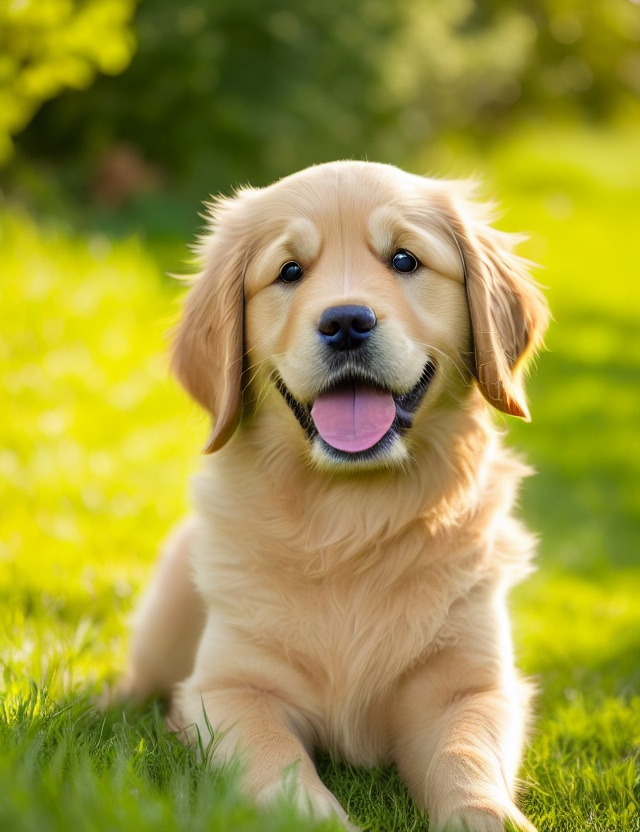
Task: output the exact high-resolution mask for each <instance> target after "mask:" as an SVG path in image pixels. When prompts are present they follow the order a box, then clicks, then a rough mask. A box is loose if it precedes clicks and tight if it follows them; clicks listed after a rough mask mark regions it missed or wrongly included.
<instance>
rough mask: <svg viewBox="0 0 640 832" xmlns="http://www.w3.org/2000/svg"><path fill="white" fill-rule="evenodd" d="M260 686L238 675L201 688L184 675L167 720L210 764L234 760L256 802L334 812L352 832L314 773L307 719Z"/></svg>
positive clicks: (318, 812)
mask: <svg viewBox="0 0 640 832" xmlns="http://www.w3.org/2000/svg"><path fill="white" fill-rule="evenodd" d="M265 687H266V686H265V685H262V688H263V689H258V688H255V687H252V686H251V685H250V684H249V683H246V682H244V680H243V682H242V683H239V684H238V685H237V686H234V685H232V684H229V685H224V686H220V687H216V688H213V689H209V690H204V691H201V690H199V689H198V686H197V685H195V684H193V682H192V680H188V681H187V682H186V683H184V684H182V685H180V686H179V688H178V691H177V694H176V700H175V707H174V711H173V713H172V716H171V718H170V721H171V722H173V723H174V726H173V727H178V726H180V727H183V726H186V727H183V736H184V739H186V740H187V741H188V742H191V743H195V742H197V741H198V738H199V740H200V743H201V744H202V746H203V747H204V748H205V749H206V750H207V754H208V758H209V761H210V762H211V764H212V765H214V766H216V765H222V764H223V763H225V762H229V761H230V760H237V761H238V762H239V764H240V772H241V777H242V780H241V783H242V786H243V789H244V791H245V793H246V794H247V796H248V797H249V798H250V799H252V800H253V801H255V802H256V803H257V804H258V805H262V806H268V805H270V804H273V803H277V802H279V801H285V802H287V803H289V804H291V803H293V804H294V805H296V806H297V808H298V809H299V811H301V813H303V814H307V815H311V816H313V817H338V818H339V820H340V821H341V823H342V825H343V826H344V828H345V829H346V830H349V832H357V827H356V826H354V825H353V824H351V823H350V822H349V820H348V818H347V815H346V813H345V811H344V810H343V808H342V807H341V806H340V804H339V803H338V801H337V799H336V798H335V797H334V796H333V794H331V792H330V791H329V790H328V789H327V788H326V786H324V784H323V783H322V781H321V780H320V778H319V776H318V773H317V771H316V769H315V766H314V764H313V761H312V759H311V756H310V750H311V745H312V741H311V732H310V729H309V726H308V724H307V722H306V720H305V719H304V717H302V716H301V715H300V714H299V712H298V711H297V709H295V708H293V707H292V706H291V705H290V704H288V703H285V701H283V699H281V698H280V696H278V694H277V693H276V692H275V691H274V690H273V689H268V690H267V689H264V688H265ZM211 732H213V735H212V733H211Z"/></svg>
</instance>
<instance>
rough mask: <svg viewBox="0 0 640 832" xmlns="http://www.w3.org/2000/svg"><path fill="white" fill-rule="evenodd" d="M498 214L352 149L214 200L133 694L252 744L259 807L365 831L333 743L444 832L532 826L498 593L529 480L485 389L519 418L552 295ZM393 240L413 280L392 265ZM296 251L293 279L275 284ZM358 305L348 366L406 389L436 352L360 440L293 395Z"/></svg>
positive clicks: (236, 748)
mask: <svg viewBox="0 0 640 832" xmlns="http://www.w3.org/2000/svg"><path fill="white" fill-rule="evenodd" d="M488 219H489V217H488V211H487V209H486V207H484V206H481V205H478V204H476V203H473V202H472V201H471V200H470V189H469V187H468V186H466V185H463V184H461V183H452V182H445V181H438V180H430V179H424V178H422V177H417V176H413V175H410V174H407V173H404V172H402V171H400V170H398V169H396V168H393V167H390V166H386V165H377V164H371V163H364V162H337V163H332V164H327V165H320V166H317V167H314V168H310V169H308V170H305V171H302V172H301V173H298V174H295V175H294V176H291V177H288V178H286V179H284V180H282V181H280V182H278V183H276V184H275V185H272V186H270V187H268V188H265V189H261V190H252V189H246V190H242V191H241V192H240V193H238V194H237V196H236V197H235V198H233V199H220V200H218V201H217V202H215V203H214V204H213V205H212V206H211V229H210V233H209V234H208V235H207V236H206V238H205V239H204V240H203V242H202V247H201V254H202V259H203V269H202V272H201V274H200V275H199V276H198V277H197V278H196V279H195V280H194V284H193V287H192V288H191V290H190V293H189V295H188V297H187V300H186V305H185V313H184V318H183V321H182V323H181V325H180V327H179V329H178V331H177V334H176V339H175V349H174V369H175V372H176V374H177V376H178V378H179V379H180V381H181V382H182V384H183V385H184V386H185V387H186V389H187V390H188V391H189V393H190V394H191V395H192V396H193V397H194V398H195V399H196V400H197V401H198V402H199V403H200V404H202V405H203V406H204V407H205V408H207V409H208V410H209V411H210V413H211V414H212V417H213V430H212V434H211V437H210V439H209V441H208V443H207V448H206V450H207V452H209V453H211V452H214V451H215V453H211V455H209V456H207V457H206V458H205V464H204V466H203V470H202V472H201V473H200V474H199V475H198V476H197V477H196V478H195V482H194V486H193V500H194V503H195V509H196V515H195V517H194V518H192V519H190V520H188V521H186V522H185V524H184V525H183V526H182V527H181V528H180V529H179V530H178V531H177V532H176V534H175V535H174V537H173V538H172V540H171V541H170V542H169V544H168V546H167V548H166V550H165V554H164V555H163V558H162V560H161V563H160V567H159V569H158V572H157V574H156V577H155V579H154V581H153V583H152V585H151V587H150V589H149V591H148V593H147V595H146V597H145V599H144V601H143V603H142V606H141V609H140V612H139V615H138V621H137V625H136V627H135V630H134V635H133V645H132V652H131V667H130V671H129V674H128V676H127V678H126V680H125V684H124V687H125V690H126V692H128V693H129V694H130V695H132V696H137V697H145V696H148V695H150V694H152V693H154V692H161V693H162V692H164V693H170V694H171V699H172V711H171V720H172V722H173V723H174V724H175V725H177V726H179V727H181V728H183V729H184V730H185V732H186V734H187V736H188V737H189V738H191V740H193V739H194V737H195V736H196V733H197V731H199V733H200V735H201V737H203V738H204V740H205V744H206V739H207V737H208V736H209V726H210V727H211V728H212V729H213V731H214V733H215V735H216V739H215V742H214V743H212V744H211V746H210V753H211V756H212V758H213V762H214V763H216V762H221V761H223V760H225V759H228V758H230V757H231V756H235V755H240V756H241V758H242V761H243V769H242V770H243V778H244V779H243V783H244V787H245V789H246V791H247V793H248V794H249V795H251V796H252V798H253V799H255V800H256V801H258V802H259V803H265V804H266V803H269V802H271V801H273V800H275V799H276V798H278V797H279V796H280V795H282V794H287V795H288V796H289V797H290V798H291V799H294V800H296V801H297V803H298V805H299V806H300V807H301V809H303V810H305V811H308V812H311V813H313V814H317V815H324V814H335V815H337V816H338V817H339V818H340V819H341V821H342V823H343V824H344V825H345V827H346V828H354V827H353V826H352V825H351V824H350V822H349V821H348V819H347V816H346V814H345V812H344V810H343V809H342V807H340V805H339V804H338V802H337V801H336V799H335V798H334V797H333V795H332V794H331V793H330V792H329V791H328V790H327V789H326V788H325V786H324V785H323V784H322V783H321V781H320V779H319V778H318V775H317V773H316V771H315V768H314V766H313V763H312V757H311V755H312V753H313V749H314V748H315V747H321V748H324V749H328V750H330V751H332V752H335V753H336V754H339V755H341V756H342V757H344V758H346V759H347V760H349V761H351V762H353V763H355V764H364V765H375V764H377V763H384V762H387V763H394V764H395V765H396V766H397V768H398V770H399V772H400V774H401V776H402V778H403V780H404V782H405V783H406V785H407V787H408V788H409V790H410V792H411V794H412V795H413V797H414V799H415V801H416V803H417V804H418V806H420V807H421V808H423V809H428V811H429V817H430V823H431V827H430V828H432V829H434V830H442V829H470V830H474V831H475V832H485V830H486V831H487V832H489V830H502V829H503V825H504V822H505V821H506V820H507V819H509V820H511V821H512V822H513V823H515V824H516V825H517V826H518V827H519V828H520V829H523V830H529V832H531V830H533V826H532V825H531V824H530V823H529V822H528V821H527V820H526V819H525V818H524V816H523V815H522V814H521V812H520V811H519V810H518V809H517V808H516V806H515V804H514V788H515V782H516V772H517V769H518V765H519V761H520V755H521V749H522V742H523V734H524V730H525V723H526V717H527V712H528V708H527V703H528V698H529V694H528V687H527V685H526V683H524V682H522V681H521V680H520V679H519V677H518V675H517V673H516V671H515V670H514V666H513V659H512V651H511V646H510V635H509V622H508V618H507V613H506V604H505V596H506V593H507V590H508V589H509V587H510V586H511V585H512V584H513V583H514V582H515V581H517V580H519V579H520V578H522V577H523V576H524V575H525V574H526V573H527V571H528V570H529V562H530V557H531V553H532V550H533V546H534V541H533V539H532V537H531V536H530V535H529V534H528V533H527V532H526V530H525V529H524V528H523V526H522V525H521V524H520V522H519V521H518V520H516V519H514V518H513V517H512V516H511V509H512V505H513V502H514V499H515V496H516V492H517V488H518V483H519V481H520V479H521V478H522V476H524V475H526V474H527V473H528V470H527V469H526V467H525V466H524V465H523V464H521V463H520V462H519V461H518V460H517V459H516V458H515V457H514V456H513V454H512V453H510V452H509V451H507V450H506V449H505V448H504V447H503V445H502V443H501V440H500V436H499V433H498V432H497V431H496V430H495V428H494V427H493V424H492V417H491V413H490V408H489V407H488V405H487V402H489V403H490V404H491V405H493V406H494V408H496V409H498V410H501V411H503V412H505V413H509V414H512V415H516V416H523V417H525V418H528V411H527V406H526V402H525V399H524V394H523V389H522V382H521V378H522V371H523V367H524V363H525V360H526V359H527V357H529V356H530V355H531V354H532V353H533V352H534V351H535V349H536V348H537V347H538V346H539V343H540V340H541V337H542V333H543V331H544V328H545V326H546V321H547V309H546V304H545V302H544V300H543V298H542V296H541V294H540V292H539V290H538V288H537V286H536V284H535V283H534V282H533V281H532V280H531V278H530V277H529V276H528V275H527V272H526V268H525V265H526V264H525V263H524V261H522V260H521V259H520V258H518V257H517V256H515V255H514V254H513V253H512V242H513V241H512V239H511V238H510V236H509V235H506V234H503V233H500V232H498V231H496V230H495V229H493V228H491V226H490V225H489V224H488ZM398 250H403V251H410V252H411V253H412V254H414V255H415V256H416V257H417V258H418V260H419V261H420V264H421V265H420V267H419V268H418V269H417V271H416V272H415V273H414V274H398V273H395V272H394V270H393V268H391V266H390V262H391V258H392V257H393V255H394V252H397V251H398ZM287 261H296V262H297V263H299V264H300V265H301V267H302V269H303V272H304V274H303V277H302V279H301V280H299V281H297V282H296V283H283V282H282V280H279V279H278V274H279V269H280V268H281V266H282V265H283V264H284V263H286V262H287ZM345 304H360V305H366V306H367V307H369V308H371V309H373V310H375V315H376V318H377V324H376V327H375V330H374V331H373V334H372V337H371V338H370V343H369V345H368V346H367V350H368V352H366V356H368V358H367V361H368V363H367V365H366V367H365V368H364V369H362V366H361V367H360V369H359V370H358V372H361V373H363V374H365V375H367V378H369V380H370V381H371V383H372V384H375V385H376V387H383V388H385V389H386V390H389V391H391V393H393V395H394V396H396V397H397V396H400V395H402V394H403V393H404V392H405V391H407V390H410V389H411V388H414V386H415V385H416V384H417V383H419V379H420V378H421V373H423V370H424V368H425V367H426V366H427V364H428V363H429V362H431V363H432V365H433V366H434V367H435V373H434V375H433V378H432V379H431V381H430V383H429V384H428V386H427V388H426V392H425V393H424V398H423V399H422V400H421V402H420V404H419V406H418V408H417V410H416V412H415V414H414V416H413V424H412V426H411V427H410V428H409V429H408V430H405V431H400V432H398V434H397V435H395V434H393V436H391V438H390V439H389V441H388V442H387V443H386V444H385V445H384V447H383V448H382V449H381V450H379V451H375V450H374V451H372V452H371V453H368V452H367V453H356V454H352V455H351V456H350V455H349V454H336V453H334V452H332V451H331V449H330V448H327V446H326V444H325V443H323V442H322V441H320V439H319V438H318V437H317V436H315V437H314V436H313V435H312V433H311V434H307V433H306V432H305V430H304V429H303V427H304V425H303V423H302V422H299V420H298V419H297V418H296V416H295V415H294V412H293V410H292V406H291V402H292V401H293V400H295V401H296V402H299V403H302V405H301V406H302V407H303V409H304V408H306V407H310V406H311V404H312V403H313V401H314V400H315V399H316V397H317V396H318V395H319V394H320V393H321V392H322V391H323V390H324V389H325V387H326V385H327V378H328V373H329V370H328V366H329V365H328V358H327V347H326V346H325V345H324V344H323V343H322V341H321V339H319V337H318V319H319V316H320V315H321V314H322V313H323V310H325V309H327V307H332V306H336V305H345ZM339 357H340V360H341V361H343V364H344V366H342V365H341V367H342V369H344V367H347V370H348V368H349V367H351V368H352V369H353V366H355V364H353V362H354V361H355V358H353V356H352V355H351V354H350V351H349V350H347V351H346V352H345V353H344V354H341V356H339ZM425 362H426V363H425ZM363 366H364V365H363ZM347 370H345V372H347ZM349 372H351V370H349ZM279 385H280V389H279ZM281 385H284V386H285V388H286V390H287V391H288V395H289V396H290V400H289V403H288V402H287V400H286V398H285V395H284V393H282V387H281ZM483 397H484V398H483ZM305 412H307V411H305ZM383 444H384V443H383Z"/></svg>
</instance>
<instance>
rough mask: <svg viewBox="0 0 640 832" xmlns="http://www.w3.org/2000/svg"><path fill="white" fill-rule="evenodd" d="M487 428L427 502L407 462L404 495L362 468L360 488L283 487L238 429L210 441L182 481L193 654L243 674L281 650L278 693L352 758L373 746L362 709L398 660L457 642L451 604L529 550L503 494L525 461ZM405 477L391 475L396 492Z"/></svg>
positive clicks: (379, 736)
mask: <svg viewBox="0 0 640 832" xmlns="http://www.w3.org/2000/svg"><path fill="white" fill-rule="evenodd" d="M485 439H486V440H487V441H486V443H479V446H480V447H482V446H483V444H484V447H483V449H482V451H479V452H478V453H477V456H476V459H475V462H474V464H473V465H472V466H469V465H468V464H467V467H468V474H469V475H468V476H467V479H466V487H465V489H464V495H463V494H461V493H459V484H460V479H461V477H460V474H459V471H455V472H454V473H453V475H452V480H451V481H452V483H454V482H455V483H456V489H445V490H444V492H441V493H440V498H439V499H437V500H435V502H434V497H433V494H432V490H433V488H432V486H433V483H431V484H430V478H429V477H428V476H424V477H423V480H422V481H421V480H420V479H419V478H418V479H417V480H416V478H415V476H412V477H411V478H410V483H411V485H410V487H409V486H407V490H406V493H405V494H404V495H401V496H402V497H403V499H402V500H401V501H399V500H393V501H391V500H390V497H389V493H388V490H387V483H386V482H385V480H384V478H382V479H380V480H379V481H378V482H377V483H376V482H375V481H372V480H369V482H368V484H367V490H366V491H365V492H363V493H361V494H360V495H359V496H360V502H358V500H357V499H354V488H353V485H352V484H345V483H342V482H340V481H337V482H335V483H333V484H332V486H325V488H324V492H323V494H322V495H320V494H317V493H315V492H314V489H313V488H312V487H311V486H309V485H308V486H307V488H306V489H302V488H298V489H295V488H294V489H291V488H290V485H291V484H290V483H289V484H288V487H287V490H286V499H284V498H283V495H282V494H279V492H278V490H277V488H276V487H275V486H274V483H275V482H276V481H277V480H274V478H273V474H274V472H273V470H269V465H268V464H267V463H265V466H264V467H262V466H256V465H255V460H256V456H255V455H254V454H256V453H258V451H257V450H256V449H255V448H253V449H251V445H250V442H248V441H245V442H244V443H243V448H244V450H243V451H242V452H238V453H229V454H228V455H227V456H226V457H224V456H223V455H222V454H219V455H218V457H217V458H215V460H214V461H213V462H212V463H211V464H210V465H209V466H208V468H207V470H205V472H204V473H203V474H202V475H200V476H199V477H198V478H197V479H196V482H195V487H194V492H195V501H196V505H197V506H198V508H199V510H200V522H199V528H198V535H197V543H196V546H195V548H194V552H193V568H194V572H195V576H196V583H197V586H198V589H199V591H200V593H201V595H202V596H203V598H204V600H205V603H206V605H207V608H208V610H209V624H208V627H207V631H206V632H205V635H204V637H203V640H202V644H201V654H202V659H203V662H206V664H207V665H208V666H211V665H212V664H213V666H215V668H216V671H215V672H216V673H217V674H220V676H221V677H224V676H225V675H226V674H229V675H230V676H237V675H238V673H239V672H240V673H242V672H246V674H247V676H249V675H251V676H252V678H253V679H254V680H255V678H256V675H257V676H258V677H259V667H260V665H261V663H262V662H264V663H265V665H268V666H269V667H270V668H271V667H272V666H273V663H274V662H277V663H279V664H281V665H282V667H283V668H286V671H285V672H286V678H287V690H286V698H287V699H288V700H290V701H291V702H292V703H293V704H294V705H295V707H296V709H297V710H299V711H301V712H304V713H305V715H306V718H307V719H308V721H309V725H310V726H311V730H312V732H313V736H314V741H315V742H317V743H319V744H320V745H322V746H324V747H327V748H330V749H333V750H339V751H340V752H341V753H342V754H344V755H345V756H346V757H347V758H348V759H351V760H352V761H353V762H357V763H372V762H374V761H379V760H380V759H385V758H386V757H387V755H388V751H389V749H388V747H387V738H386V736H385V731H384V726H385V721H384V719H380V718H377V717H376V716H375V715H376V713H377V712H382V711H384V710H386V708H387V706H388V705H387V703H388V701H389V699H390V698H391V697H392V696H393V692H394V689H395V687H396V686H397V684H398V683H399V681H400V680H401V679H402V677H403V675H404V674H405V673H406V672H407V671H409V670H410V669H412V668H415V667H416V666H417V665H419V664H421V663H424V662H427V661H428V660H429V657H430V656H432V655H433V654H434V653H436V652H437V651H439V650H440V649H442V648H443V647H444V646H447V645H451V644H454V643H455V642H456V639H457V637H458V632H457V623H456V622H457V618H456V609H457V607H458V606H459V605H460V604H461V603H464V601H465V599H467V598H468V596H469V595H470V594H471V593H473V592H474V588H476V587H478V586H479V585H484V584H491V583H492V582H495V581H496V575H497V574H498V573H499V572H500V574H502V575H503V579H502V583H504V567H505V562H509V563H510V564H511V567H512V570H514V571H518V568H519V569H522V568H523V567H526V563H527V562H528V558H529V550H530V541H529V540H528V539H527V538H526V536H525V537H520V538H518V536H517V535H516V536H515V537H514V536H513V529H512V528H511V526H512V524H513V522H514V521H513V520H511V519H510V517H509V510H510V502H511V497H510V496H509V498H507V495H513V494H514V492H515V486H516V484H517V481H518V480H519V479H520V477H521V476H522V474H523V472H524V468H523V467H522V466H521V465H520V464H519V463H518V462H517V461H515V460H514V459H512V458H511V457H510V456H508V455H507V454H506V453H505V452H504V451H503V450H502V449H501V448H500V447H499V446H498V445H497V444H496V443H495V442H494V441H493V440H491V439H490V438H489V435H487V436H486V437H485ZM476 443H477V437H476ZM230 450H232V449H230ZM454 457H455V454H453V453H452V455H451V458H452V460H453V459H454ZM468 462H469V460H467V463H468ZM250 463H251V464H250ZM245 464H246V466H247V467H246V468H245ZM453 467H454V468H455V467H456V466H455V465H454V466H453ZM471 472H473V473H472V475H471ZM301 476H304V474H301ZM402 482H403V480H402V478H398V476H397V474H396V476H395V478H394V494H396V495H397V494H398V486H399V485H402ZM439 485H441V483H439ZM345 488H348V489H349V492H350V499H349V501H348V502H346V501H345V500H344V493H343V490H344V489H345ZM454 492H455V493H454ZM240 494H241V495H242V498H241V499H240V498H239V495H240ZM291 494H297V495H298V498H299V499H298V500H297V501H295V500H294V501H293V502H292V499H291ZM356 494H357V489H356ZM463 506H464V508H463ZM470 506H471V508H470ZM496 586H497V584H496ZM256 670H257V674H256ZM210 674H211V671H209V675H210ZM367 726H375V730H371V729H370V728H368V727H367ZM363 737H366V738H367V739H366V741H364V742H363Z"/></svg>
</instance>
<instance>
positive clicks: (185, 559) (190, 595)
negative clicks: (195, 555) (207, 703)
mask: <svg viewBox="0 0 640 832" xmlns="http://www.w3.org/2000/svg"><path fill="white" fill-rule="evenodd" d="M194 527H195V521H194V519H193V518H189V519H187V520H185V521H183V522H182V523H181V524H180V525H179V526H178V527H177V528H176V529H175V530H174V531H173V533H172V534H171V535H170V536H169V538H168V540H167V541H166V543H165V545H164V547H163V551H162V553H161V556H160V560H159V563H158V566H157V568H156V572H155V575H154V576H153V578H152V580H151V583H150V585H149V586H148V588H147V590H146V592H145V594H144V596H143V598H142V601H141V603H140V606H139V608H138V611H137V613H136V616H135V620H134V626H133V632H132V637H131V647H130V654H129V668H128V671H127V674H126V676H125V678H124V679H123V680H122V682H121V684H120V685H119V687H118V690H117V696H118V697H119V698H130V699H135V700H144V699H146V698H148V697H149V696H151V695H153V694H167V693H169V692H170V691H171V689H172V688H173V686H174V685H175V684H176V683H177V682H180V681H182V679H185V678H186V677H187V676H188V675H189V674H190V673H191V670H192V669H193V662H194V659H195V655H196V650H197V647H198V642H199V640H200V636H201V634H202V630H203V628H204V623H205V612H204V605H203V603H202V601H201V599H200V597H199V596H198V594H197V592H196V589H195V587H194V585H193V582H192V578H191V571H190V565H189V552H190V549H191V544H192V539H193V535H194Z"/></svg>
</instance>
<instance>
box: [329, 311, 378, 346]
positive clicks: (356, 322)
mask: <svg viewBox="0 0 640 832" xmlns="http://www.w3.org/2000/svg"><path fill="white" fill-rule="evenodd" d="M376 323H377V320H376V313H375V312H374V311H373V309H371V308H370V307H369V306H330V307H329V308H328V309H325V310H324V312H323V313H322V315H320V320H319V321H318V331H319V333H320V337H321V338H322V340H323V341H324V342H325V344H328V345H329V346H330V347H333V349H335V350H353V349H355V348H356V347H359V346H360V344H362V342H363V341H366V339H367V338H368V337H369V335H371V330H372V329H373V328H374V326H375V325H376Z"/></svg>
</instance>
